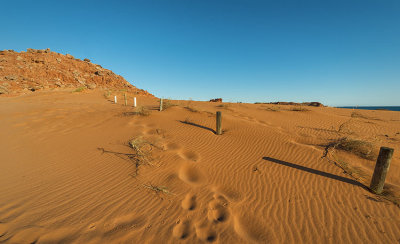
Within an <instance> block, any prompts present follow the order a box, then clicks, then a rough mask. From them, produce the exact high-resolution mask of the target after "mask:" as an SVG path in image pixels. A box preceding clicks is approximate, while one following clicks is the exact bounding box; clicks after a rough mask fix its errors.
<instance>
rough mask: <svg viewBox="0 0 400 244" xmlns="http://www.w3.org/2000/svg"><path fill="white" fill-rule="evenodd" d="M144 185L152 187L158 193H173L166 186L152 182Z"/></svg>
mask: <svg viewBox="0 0 400 244" xmlns="http://www.w3.org/2000/svg"><path fill="white" fill-rule="evenodd" d="M143 186H144V187H146V188H147V189H150V190H152V191H154V192H155V193H156V194H158V193H164V194H168V195H171V194H173V193H171V192H170V191H169V190H168V188H167V187H166V186H153V185H152V184H148V185H146V184H143Z"/></svg>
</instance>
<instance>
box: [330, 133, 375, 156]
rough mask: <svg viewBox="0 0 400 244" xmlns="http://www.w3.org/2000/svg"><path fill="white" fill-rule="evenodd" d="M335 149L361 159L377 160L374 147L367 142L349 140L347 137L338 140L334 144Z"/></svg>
mask: <svg viewBox="0 0 400 244" xmlns="http://www.w3.org/2000/svg"><path fill="white" fill-rule="evenodd" d="M334 144H335V148H337V149H339V150H343V151H346V152H350V153H353V154H355V155H357V156H359V157H361V158H365V159H368V160H374V159H376V158H377V153H376V151H375V148H374V145H373V144H372V143H370V142H367V141H361V140H357V139H349V138H347V137H345V138H341V139H338V140H337V141H336V142H334Z"/></svg>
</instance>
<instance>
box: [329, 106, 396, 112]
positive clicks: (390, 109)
mask: <svg viewBox="0 0 400 244" xmlns="http://www.w3.org/2000/svg"><path fill="white" fill-rule="evenodd" d="M337 108H350V109H364V110H387V111H400V106H345V107H337Z"/></svg>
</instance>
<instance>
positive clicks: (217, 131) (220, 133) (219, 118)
mask: <svg viewBox="0 0 400 244" xmlns="http://www.w3.org/2000/svg"><path fill="white" fill-rule="evenodd" d="M216 120H217V128H216V131H215V132H216V134H217V135H222V127H221V122H222V118H221V111H217V118H216Z"/></svg>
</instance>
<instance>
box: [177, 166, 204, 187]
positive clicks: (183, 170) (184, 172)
mask: <svg viewBox="0 0 400 244" xmlns="http://www.w3.org/2000/svg"><path fill="white" fill-rule="evenodd" d="M178 177H179V179H181V180H182V181H184V182H186V183H188V184H191V185H199V184H201V183H203V182H204V180H205V177H204V175H203V174H202V173H201V171H200V170H199V169H198V168H197V167H196V166H195V165H194V164H193V163H183V164H182V166H181V167H180V169H179V172H178Z"/></svg>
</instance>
